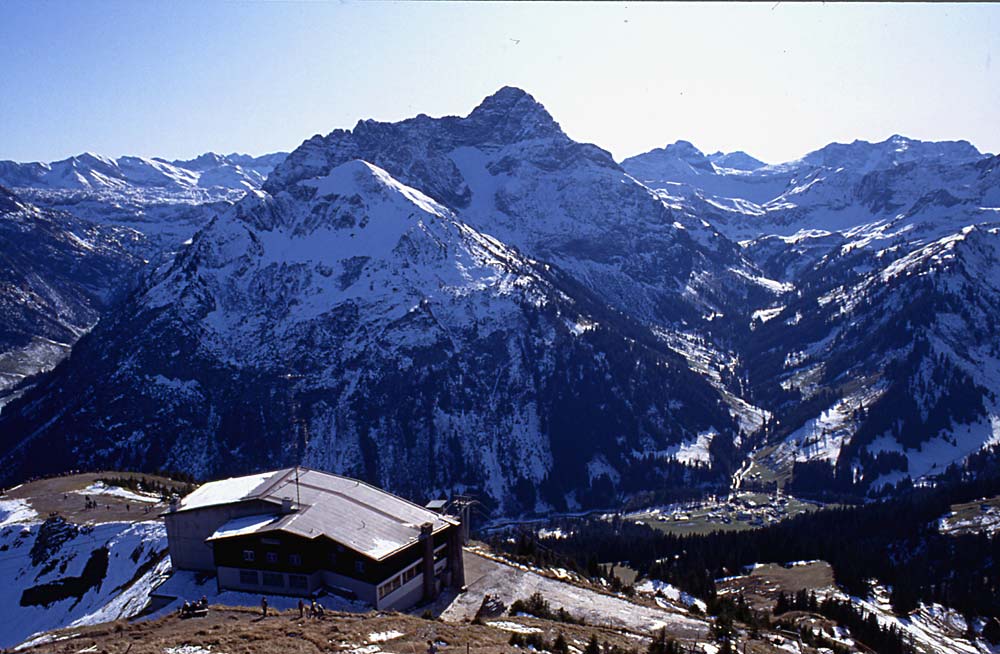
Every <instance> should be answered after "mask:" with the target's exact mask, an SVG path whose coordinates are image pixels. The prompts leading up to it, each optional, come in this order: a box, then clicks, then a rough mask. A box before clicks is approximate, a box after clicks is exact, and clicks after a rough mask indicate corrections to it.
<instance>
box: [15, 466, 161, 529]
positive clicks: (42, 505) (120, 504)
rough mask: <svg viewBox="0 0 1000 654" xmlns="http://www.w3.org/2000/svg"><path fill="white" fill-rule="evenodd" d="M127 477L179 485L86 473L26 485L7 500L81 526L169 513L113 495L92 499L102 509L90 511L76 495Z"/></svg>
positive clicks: (123, 474)
mask: <svg viewBox="0 0 1000 654" xmlns="http://www.w3.org/2000/svg"><path fill="white" fill-rule="evenodd" d="M127 477H135V478H137V479H148V480H151V481H153V480H155V481H157V482H159V483H161V484H168V485H174V484H177V482H174V481H172V480H170V479H167V478H165V477H157V476H155V475H145V474H138V473H131V472H86V473H81V474H77V475H67V476H64V477H51V478H48V479H38V480H35V481H30V482H26V483H24V484H22V485H21V486H19V487H17V488H15V489H14V490H12V491H8V492H7V493H6V495H5V496H4V497H8V498H12V499H22V500H26V501H27V502H28V504H30V505H31V507H32V508H33V509H34V510H35V511H37V512H38V515H39V516H40V517H42V518H46V517H48V516H49V515H51V514H58V515H60V516H62V517H63V518H65V519H66V520H68V521H69V522H75V523H79V524H83V523H87V522H90V523H95V522H129V521H140V520H152V519H154V518H156V516H158V515H159V514H160V513H161V512H162V511H164V510H165V509H166V505H165V504H150V503H145V502H135V501H129V500H127V499H124V498H121V497H114V496H111V495H91V496H90V497H91V499H93V500H95V501H96V502H97V503H98V506H97V508H96V509H87V508H85V505H86V501H85V498H84V496H83V495H80V494H79V493H76V492H74V491H78V490H82V489H84V488H87V487H88V486H90V485H91V484H93V483H94V482H96V481H97V480H98V479H101V478H127ZM126 507H127V508H126Z"/></svg>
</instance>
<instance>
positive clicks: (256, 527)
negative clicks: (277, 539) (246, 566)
mask: <svg viewBox="0 0 1000 654" xmlns="http://www.w3.org/2000/svg"><path fill="white" fill-rule="evenodd" d="M280 519H281V515H279V514H276V513H267V514H264V515H247V516H243V517H240V518H234V519H232V520H230V521H229V522H227V523H225V524H224V525H222V526H221V527H219V528H218V529H216V530H215V533H213V534H212V535H211V536H209V537H208V538H206V539H205V540H217V539H219V538H230V537H232V536H246V535H247V534H253V533H256V532H258V531H265V530H267V529H268V528H269V527H272V526H274V523H276V522H277V521H278V520H280Z"/></svg>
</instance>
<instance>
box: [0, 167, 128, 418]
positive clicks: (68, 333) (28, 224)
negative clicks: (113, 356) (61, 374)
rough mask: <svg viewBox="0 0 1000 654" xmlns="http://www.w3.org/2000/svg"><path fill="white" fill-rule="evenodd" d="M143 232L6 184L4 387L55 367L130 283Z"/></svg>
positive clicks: (1, 193) (0, 386)
mask: <svg viewBox="0 0 1000 654" xmlns="http://www.w3.org/2000/svg"><path fill="white" fill-rule="evenodd" d="M137 238H138V235H137V234H135V233H133V232H131V231H130V230H126V229H120V228H114V227H108V226H103V225H95V224H92V223H89V222H87V221H85V220H81V219H78V218H74V217H73V216H71V215H68V214H64V213H59V212H54V211H49V210H43V209H39V208H38V207H34V206H32V205H30V204H28V203H26V202H24V201H22V200H21V199H20V198H18V197H17V196H16V195H14V194H13V193H11V192H10V191H8V190H7V189H5V188H3V187H2V186H0V287H2V290H3V292H2V293H0V392H2V391H5V390H7V389H9V388H10V387H12V386H14V385H15V384H17V383H19V382H20V381H21V380H23V379H24V378H25V377H27V376H30V375H34V374H36V373H38V372H41V371H44V370H48V369H51V368H52V367H54V366H55V364H56V363H57V362H58V361H60V360H61V359H62V358H63V357H64V356H66V354H67V353H68V352H69V349H70V347H71V346H72V344H73V343H74V342H75V341H76V340H77V339H78V338H79V337H80V335H81V334H83V333H85V332H86V331H87V330H88V329H90V328H91V327H92V326H93V325H94V323H96V322H97V320H98V318H99V317H100V315H101V313H102V312H103V311H104V310H105V309H107V308H108V307H109V306H110V305H111V304H112V303H113V301H114V300H115V298H116V297H117V296H119V295H120V294H121V293H122V292H123V291H125V290H126V289H127V288H128V283H129V279H130V278H131V276H132V275H133V273H135V271H136V270H137V269H138V267H139V265H140V263H141V262H140V261H138V260H137V259H136V258H135V257H133V256H132V255H130V254H129V252H128V251H129V244H130V242H132V241H134V240H136V239H137ZM2 401H3V400H0V403H2Z"/></svg>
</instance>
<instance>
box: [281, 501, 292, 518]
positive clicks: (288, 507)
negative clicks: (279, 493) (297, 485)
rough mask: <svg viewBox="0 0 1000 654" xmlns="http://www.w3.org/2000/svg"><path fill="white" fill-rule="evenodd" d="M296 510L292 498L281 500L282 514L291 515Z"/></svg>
mask: <svg viewBox="0 0 1000 654" xmlns="http://www.w3.org/2000/svg"><path fill="white" fill-rule="evenodd" d="M294 510H295V509H294V507H293V506H292V498H290V497H282V498H281V514H282V515H285V514H288V513H291V512H292V511H294Z"/></svg>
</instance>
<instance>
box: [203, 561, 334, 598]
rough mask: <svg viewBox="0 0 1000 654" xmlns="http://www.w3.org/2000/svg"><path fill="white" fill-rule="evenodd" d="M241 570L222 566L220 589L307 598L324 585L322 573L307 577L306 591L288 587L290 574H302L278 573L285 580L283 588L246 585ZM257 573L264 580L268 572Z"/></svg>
mask: <svg viewBox="0 0 1000 654" xmlns="http://www.w3.org/2000/svg"><path fill="white" fill-rule="evenodd" d="M240 571H241V569H240V568H229V567H224V566H220V567H219V569H218V580H219V587H220V588H222V589H224V590H238V591H243V592H250V593H260V594H262V595H299V596H302V597H307V596H309V595H312V594H313V593H314V592H315V591H316V590H318V589H319V588H320V587H321V586H322V585H323V575H322V573H320V572H315V573H313V574H310V575H302V576H305V577H306V579H307V580H308V586H307V588H306V589H304V590H303V589H299V588H292V587H291V586H289V585H288V576H289V574H301V573H281V572H279V573H276V574H280V575H282V577H283V578H284V582H285V583H284V585H282V586H280V587H279V586H265V585H264V584H263V583H258V584H245V583H243V582H242V581H240ZM254 572H256V573H257V575H258V579H259V580H262V579H263V576H262V575H263V573H264V572H268V571H265V570H254Z"/></svg>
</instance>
